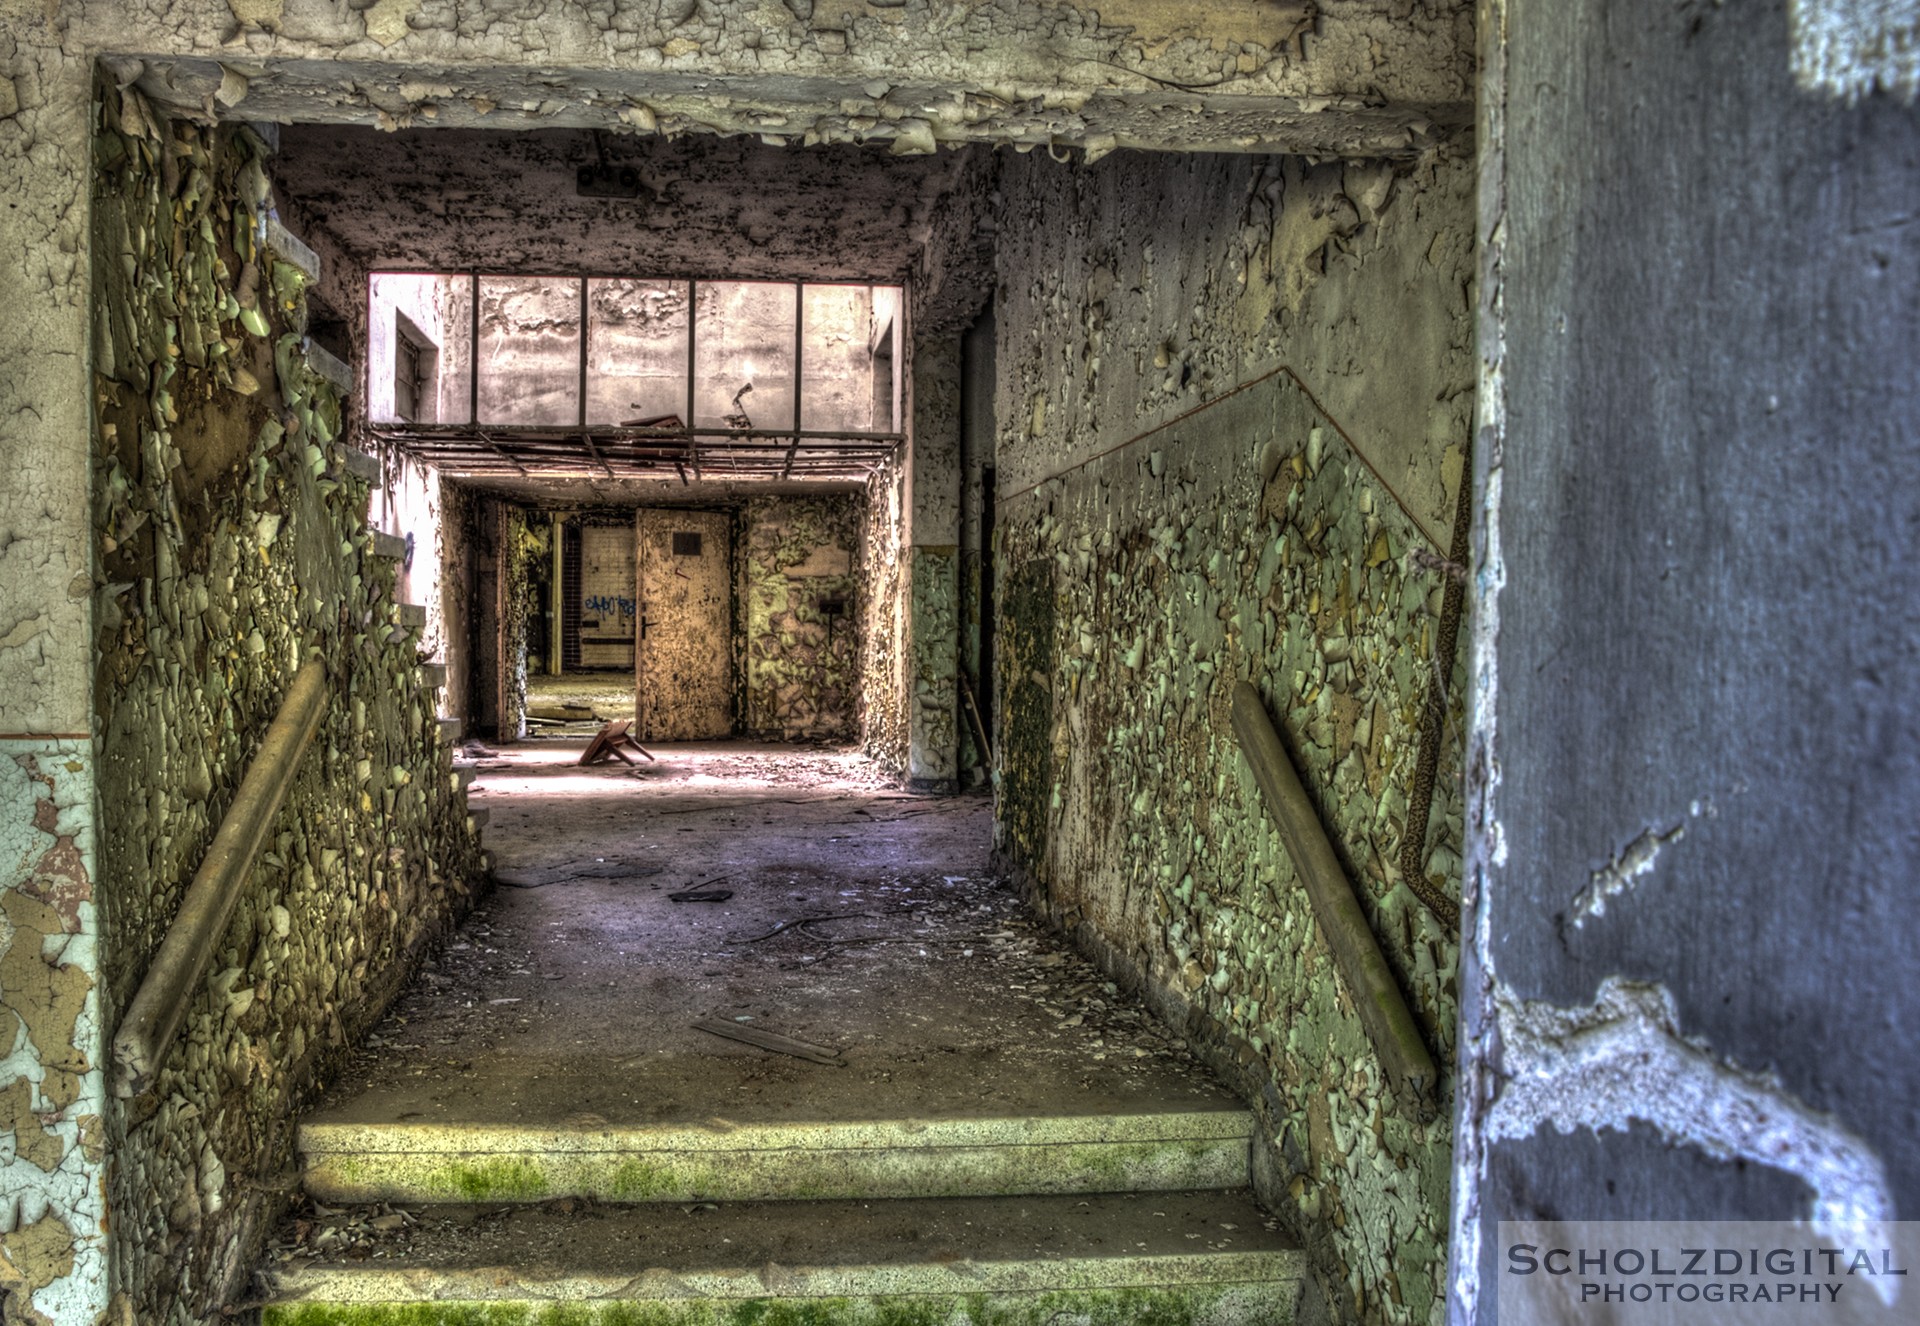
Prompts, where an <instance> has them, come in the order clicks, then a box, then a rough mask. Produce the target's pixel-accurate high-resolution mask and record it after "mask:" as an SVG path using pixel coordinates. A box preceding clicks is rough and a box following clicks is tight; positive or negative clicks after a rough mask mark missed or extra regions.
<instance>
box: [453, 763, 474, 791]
mask: <svg viewBox="0 0 1920 1326" xmlns="http://www.w3.org/2000/svg"><path fill="white" fill-rule="evenodd" d="M479 775H480V771H479V769H477V768H475V767H474V766H473V765H471V764H456V765H454V766H453V773H452V774H451V775H449V776H450V777H451V778H452V779H453V790H454V791H456V792H458V793H460V794H461V795H462V796H464V795H466V792H467V789H469V788H471V787H472V786H473V780H474V779H475V778H477V777H479Z"/></svg>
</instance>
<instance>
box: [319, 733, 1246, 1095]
mask: <svg viewBox="0 0 1920 1326" xmlns="http://www.w3.org/2000/svg"><path fill="white" fill-rule="evenodd" d="M581 749H582V746H581V744H580V743H577V742H560V741H554V742H528V743H525V744H522V745H519V746H515V747H510V748H507V749H505V750H503V751H501V752H500V754H499V755H498V757H497V758H493V759H488V760H486V761H484V762H483V763H482V764H481V766H480V772H479V776H478V778H477V780H476V783H475V786H474V789H473V792H472V794H471V802H472V804H474V805H475V806H478V807H485V808H486V809H487V810H488V811H489V812H490V816H491V818H490V822H489V826H488V829H487V843H488V847H489V849H490V850H491V852H492V853H493V856H494V860H495V876H496V879H497V880H498V881H499V884H500V887H499V888H498V889H497V890H496V891H495V893H494V894H493V896H492V897H491V898H490V899H489V900H487V901H485V902H483V903H482V904H481V906H480V907H479V908H478V909H477V910H476V912H475V914H474V915H473V916H472V918H471V919H470V920H469V921H468V922H467V924H466V925H465V927H463V929H462V930H461V932H460V933H459V934H458V935H457V936H456V937H455V938H454V939H453V941H452V942H451V943H450V944H449V945H448V946H447V949H446V950H445V952H444V953H443V955H442V956H441V957H440V959H439V960H438V961H437V962H435V963H433V964H432V965H431V966H430V967H429V968H428V969H427V970H426V971H425V972H423V973H422V975H421V977H420V978H419V980H417V981H416V982H415V984H414V985H413V986H412V988H410V989H409V990H408V991H407V992H406V993H405V994H404V995H403V997H402V998H401V999H400V1000H399V1001H398V1003H397V1004H396V1005H395V1007H394V1009H393V1010H392V1013H391V1015H390V1016H389V1017H388V1018H387V1020H386V1021H385V1023H384V1024H382V1025H381V1026H380V1027H379V1028H378V1029H377V1030H376V1032H375V1034H374V1035H373V1036H371V1037H370V1038H369V1040H368V1042H367V1044H366V1046H365V1047H364V1049H363V1050H361V1051H360V1052H359V1053H358V1054H357V1055H356V1057H355V1058H354V1060H353V1061H352V1063H351V1065H350V1067H349V1070H348V1071H347V1073H346V1074H345V1075H344V1077H343V1080H342V1082H341V1084H340V1086H339V1087H338V1088H336V1090H335V1092H334V1093H333V1096H332V1098H331V1100H330V1101H329V1103H328V1106H327V1108H326V1109H325V1110H324V1111H323V1112H322V1115H321V1116H320V1117H321V1118H323V1119H327V1120H333V1121H339V1122H366V1123H374V1122H383V1123H391V1122H401V1121H416V1120H417V1121H420V1122H423V1123H424V1122H433V1123H468V1122H471V1123H481V1122H501V1121H505V1120H509V1119H511V1120H514V1121H517V1122H519V1123H522V1124H527V1125H538V1124H553V1125H560V1124H565V1123H569V1122H589V1123H594V1124H600V1123H604V1124H607V1125H610V1126H615V1127H618V1126H623V1125H638V1124H656V1123H665V1122H675V1121H689V1120H696V1121H697V1120H704V1119H708V1118H711V1117H714V1116H720V1117H723V1118H726V1119H729V1120H732V1121H735V1122H737V1123H750V1122H759V1121H767V1122H776V1121H791V1120H809V1121H822V1122H827V1121H838V1120H860V1119H938V1118H965V1117H968V1116H1007V1115H1018V1114H1047V1113H1058V1112H1062V1111H1067V1112H1073V1113H1084V1112H1088V1111H1098V1112H1103V1113H1114V1114H1126V1113H1133V1112H1148V1111H1166V1110H1169V1109H1182V1110H1205V1109H1232V1108H1236V1104H1237V1103H1236V1102H1233V1101H1231V1100H1230V1099H1229V1098H1228V1097H1227V1096H1226V1095H1225V1093H1224V1092H1223V1091H1222V1089H1221V1088H1220V1087H1219V1086H1218V1085H1217V1084H1216V1083H1214V1082H1213V1081H1212V1080H1211V1079H1209V1078H1208V1077H1207V1075H1206V1074H1205V1073H1204V1072H1203V1071H1202V1070H1201V1069H1200V1068H1199V1067H1198V1066H1197V1065H1196V1064H1195V1063H1194V1062H1193V1061H1192V1059H1191V1058H1189V1056H1188V1055H1187V1053H1186V1052H1185V1050H1184V1049H1183V1048H1182V1047H1181V1046H1180V1045H1179V1044H1178V1043H1177V1042H1176V1041H1174V1040H1173V1039H1171V1038H1169V1037H1168V1036H1166V1035H1164V1034H1162V1033H1161V1031H1160V1030H1159V1028H1158V1027H1157V1025H1156V1024H1155V1023H1154V1022H1153V1021H1152V1020H1151V1017H1150V1015H1148V1014H1147V1013H1146V1012H1145V1011H1144V1010H1143V1009H1141V1008H1140V1007H1138V1006H1136V1005H1134V1004H1133V1003H1131V1002H1130V1001H1128V1000H1126V999H1123V998H1121V997H1119V996H1118V995H1117V993H1116V991H1115V990H1114V988H1113V987H1112V986H1111V985H1110V984H1107V983H1105V982H1104V981H1103V980H1102V978H1101V976H1100V974H1099V973H1098V972H1097V971H1096V970H1095V969H1094V968H1093V967H1091V966H1090V965H1088V964H1087V963H1085V962H1084V961H1083V960H1081V959H1080V958H1078V957H1077V956H1075V955H1074V954H1072V953H1071V952H1069V951H1068V950H1066V949H1065V948H1064V947H1062V946H1061V945H1060V944H1058V943H1056V942H1054V941H1053V940H1052V939H1050V938H1048V937H1047V936H1045V935H1044V934H1042V933H1041V932H1040V931H1039V930H1038V929H1037V928H1036V927H1035V926H1034V925H1032V924H1031V923H1030V922H1029V921H1028V920H1027V919H1026V916H1025V912H1024V909H1023V907H1022V906H1021V905H1020V903H1019V902H1018V900H1017V899H1016V898H1015V897H1014V895H1013V894H1012V893H1011V892H1010V891H1008V890H1007V888H1005V887H1004V886H1003V885H1001V884H1000V883H998V882H997V881H995V880H994V879H993V878H992V877H991V876H990V874H989V872H988V870H987V864H986V859H987V853H988V848H989V845H990V834H991V804H990V802H989V800H988V799H987V798H986V797H985V796H984V795H970V796H963V797H957V798H945V799H936V798H921V797H914V796H909V795H906V794H903V793H900V792H897V791H893V790H891V789H890V788H889V787H888V786H887V785H886V782H885V780H884V779H883V778H882V777H881V776H880V775H879V774H878V772H877V771H876V770H875V769H874V768H873V767H872V766H871V765H870V764H868V763H867V762H866V761H865V760H864V759H862V758H861V757H860V756H859V755H857V754H856V753H854V752H851V751H815V750H802V749H798V748H793V747H783V746H773V745H750V744H745V743H727V744H712V745H697V746H692V745H688V746H662V747H659V748H657V750H656V753H657V754H658V755H659V756H660V761H659V763H658V764H655V765H643V767H642V768H641V769H640V770H639V771H638V772H637V773H636V772H630V771H628V770H626V769H625V768H623V767H621V766H617V765H599V766H593V767H587V768H582V767H580V766H578V765H576V764H575V763H574V762H573V761H574V760H575V759H576V758H577V756H578V754H579V752H580V750H581ZM694 887H701V888H718V889H726V890H730V891H731V894H732V896H731V897H730V898H728V899H727V900H726V901H724V902H720V903H700V902H673V901H670V900H669V895H670V894H672V893H675V892H678V891H681V890H685V889H689V888H694ZM716 1018H717V1019H724V1020H727V1021H732V1022H735V1023H736V1025H742V1026H749V1027H757V1028H763V1029H765V1030H767V1031H772V1032H777V1033H780V1034H782V1035H786V1036H790V1037H794V1038H798V1039H800V1040H803V1041H807V1042H811V1043H813V1044H816V1045H820V1046H824V1047H827V1048H830V1049H834V1050H838V1051H841V1052H842V1057H843V1060H844V1063H845V1067H832V1066H826V1065H821V1064H817V1063H813V1062H809V1061H806V1060H803V1059H798V1058H792V1057H789V1056H787V1055H784V1054H777V1053H770V1052H768V1051H766V1050H762V1049H758V1048H755V1047H753V1046H750V1045H745V1044H738V1043H735V1042H733V1041H729V1040H723V1039H721V1038H719V1037H716V1036H713V1035H710V1034H708V1033H706V1032H702V1031H698V1030H695V1029H694V1027H693V1025H692V1024H693V1023H695V1022H696V1021H699V1020H702V1019H716Z"/></svg>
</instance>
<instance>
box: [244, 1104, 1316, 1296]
mask: <svg viewBox="0 0 1920 1326" xmlns="http://www.w3.org/2000/svg"><path fill="white" fill-rule="evenodd" d="M342 1113H344V1114H346V1115H349V1116H350V1115H351V1114H352V1113H353V1112H352V1111H351V1110H347V1111H344V1112H343V1111H335V1112H333V1114H331V1115H323V1116H321V1117H317V1118H314V1119H312V1120H310V1121H309V1122H307V1123H306V1124H305V1125H304V1126H303V1127H302V1129H301V1132H300V1145H301V1151H302V1154H303V1163H304V1175H305V1184H306V1188H307V1191H308V1193H309V1194H310V1195H311V1196H312V1197H313V1198H314V1200H315V1201H316V1202H318V1203H320V1204H322V1205H323V1206H324V1207H325V1208H327V1209H329V1210H338V1209H341V1208H343V1207H351V1206H353V1205H355V1204H363V1203H382V1204H385V1205H383V1206H382V1207H380V1208H378V1209H380V1210H382V1211H383V1212H387V1213H388V1214H385V1215H384V1216H383V1217H380V1218H383V1219H385V1220H386V1221H388V1222H389V1224H390V1225H392V1224H396V1223H404V1226H405V1233H404V1237H403V1238H402V1239H401V1241H400V1242H398V1243H396V1244H392V1245H383V1246H382V1248H381V1251H380V1254H379V1255H378V1256H368V1255H367V1254H366V1253H365V1251H364V1250H363V1251H362V1252H361V1253H360V1254H359V1255H360V1257H361V1258H362V1259H361V1260H354V1257H353V1255H352V1254H350V1253H349V1254H334V1255H322V1256H320V1257H318V1258H314V1259H311V1260H306V1261H296V1262H289V1263H284V1264H282V1265H281V1266H280V1267H278V1268H277V1269H275V1270H273V1271H271V1272H270V1273H269V1276H268V1279H269V1290H270V1294H271V1296H272V1298H273V1300H274V1301H273V1303H272V1305H271V1306H269V1307H267V1308H266V1309H265V1315H264V1318H263V1320H264V1322H265V1323H267V1326H348V1324H349V1323H351V1324H352V1326H377V1324H379V1323H395V1324H396V1326H397V1324H399V1323H405V1324H406V1326H428V1323H458V1324H459V1326H495V1324H496V1323H498V1324H500V1326H506V1324H507V1323H513V1324H514V1326H536V1324H538V1326H643V1324H644V1326H735V1324H736V1323H737V1324H738V1326H749V1324H752V1326H840V1324H841V1323H846V1324H847V1326H1072V1324H1074V1323H1080V1324H1082V1326H1088V1324H1093V1323H1098V1324H1100V1326H1121V1324H1122V1323H1143V1324H1144V1323H1154V1324H1157V1326H1202V1324H1204V1326H1282V1324H1284V1323H1287V1322H1290V1321H1292V1320H1293V1314H1294V1305H1295V1300H1296V1297H1297V1295H1298V1292H1299V1286H1300V1283H1301V1280H1302V1277H1303V1275H1304V1273H1305V1270H1304V1262H1303V1259H1302V1254H1301V1253H1300V1252H1299V1251H1298V1250H1297V1249H1296V1248H1294V1247H1293V1246H1292V1245H1291V1244H1290V1243H1289V1242H1288V1241H1287V1240H1286V1238H1285V1237H1284V1236H1283V1235H1281V1234H1280V1233H1278V1232H1276V1230H1275V1229H1274V1227H1273V1223H1272V1221H1271V1220H1270V1219H1269V1218H1268V1217H1267V1216H1265V1215H1264V1214H1263V1213H1262V1212H1261V1211H1260V1210H1259V1208H1257V1207H1256V1206H1255V1205H1254V1204H1253V1202H1252V1199H1251V1197H1250V1195H1249V1193H1248V1192H1247V1191H1246V1183H1247V1147H1248V1131H1249V1128H1250V1126H1251V1119H1250V1117H1249V1116H1248V1115H1247V1114H1246V1113H1244V1112H1243V1111H1239V1110H1235V1109H1231V1108H1220V1109H1200V1110H1188V1111H1168V1112H1157V1113H1140V1114H1121V1115H1091V1114H1090V1115H1081V1116H1076V1115H1070V1114H1060V1115H1055V1116H1051V1117H1020V1118H1015V1117H1007V1118H960V1119H954V1118H947V1119H924V1120H912V1119H903V1120H894V1121H865V1122H819V1123H805V1122H776V1123H761V1124H742V1123H734V1122H729V1121H726V1120H722V1119H709V1120H705V1121H687V1122H685V1123H664V1124H653V1125H647V1126H640V1127H613V1126H607V1125H605V1124H600V1123H595V1122H592V1121H581V1122H577V1123H571V1124H569V1123H553V1124H546V1125H542V1126H522V1125H515V1124H505V1123H502V1124H486V1123H468V1124H451V1125H448V1124H427V1123H417V1122H402V1121H395V1122H374V1121H367V1120H364V1119H355V1118H352V1117H340V1115H341V1114H342Z"/></svg>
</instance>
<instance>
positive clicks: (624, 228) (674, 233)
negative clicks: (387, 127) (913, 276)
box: [274, 124, 977, 281]
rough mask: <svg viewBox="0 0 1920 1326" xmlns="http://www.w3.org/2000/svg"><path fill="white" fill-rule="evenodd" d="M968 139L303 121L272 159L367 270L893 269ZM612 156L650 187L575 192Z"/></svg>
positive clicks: (919, 232)
mask: <svg viewBox="0 0 1920 1326" xmlns="http://www.w3.org/2000/svg"><path fill="white" fill-rule="evenodd" d="M968 150H977V149H960V150H957V151H943V152H939V153H935V154H932V155H928V156H914V157H904V156H894V155H890V154H889V153H888V152H887V151H886V150H885V149H884V148H881V147H866V146H856V145H851V144H842V145H835V146H820V147H812V148H806V147H799V146H787V147H776V146H771V145H768V144H766V143H763V142H761V141H759V140H758V139H751V138H718V137H714V136H711V135H689V136H686V137H680V138H673V139H668V138H664V137H660V136H652V137H644V138H642V137H634V136H627V135H615V134H608V133H595V132H594V131H590V130H584V129H560V130H539V131H522V132H517V133H515V132H503V131H490V130H473V129H409V130H402V131H400V132H397V133H390V134H389V133H381V132H379V131H377V130H373V129H365V128H358V127H354V126H348V125H313V124H308V125H289V126H287V127H285V128H283V129H282V130H281V133H280V152H279V154H278V156H277V157H276V159H275V164H274V174H275V177H276V180H277V182H278V185H279V188H280V191H281V192H282V193H283V194H284V195H286V196H288V197H290V198H292V199H294V200H296V201H297V203H298V205H299V207H300V209H301V210H302V211H303V212H304V213H305V214H306V216H308V217H309V218H311V219H312V220H313V221H315V222H317V223H319V224H320V225H321V226H324V227H325V228H326V229H327V230H328V231H330V232H331V233H332V235H333V236H334V237H335V238H336V239H337V240H338V241H339V243H340V244H341V245H342V246H343V247H344V248H345V249H346V250H347V251H348V252H349V253H350V254H351V255H352V256H353V257H354V258H355V259H357V260H358V261H359V262H361V263H363V264H365V265H366V266H368V267H370V268H379V267H399V268H414V269H418V270H455V271H462V270H466V269H468V268H471V267H476V266H477V267H479V268H481V269H482V270H486V269H494V270H499V271H518V272H552V273H556V274H587V273H621V274H634V275H660V276H681V275H695V276H735V277H768V278H786V279H800V278H809V277H810V278H815V279H821V278H824V279H834V280H880V281H892V280H898V279H899V278H900V277H902V276H903V275H904V274H905V273H906V271H907V269H908V267H909V266H910V264H911V263H912V261H913V258H914V255H915V254H916V253H917V252H918V250H919V248H920V246H921V244H922V243H923V242H924V240H925V238H926V235H927V232H928V227H929V225H930V222H931V217H932V213H933V209H934V208H935V207H936V206H937V205H938V202H939V198H940V196H941V195H942V194H943V193H944V192H945V191H946V190H947V189H948V188H949V187H950V186H951V183H952V180H953V179H954V177H955V173H956V170H957V168H958V167H959V165H960V164H961V158H962V156H963V155H964V153H965V152H966V151H968ZM603 159H604V161H605V162H606V163H607V164H609V165H611V166H613V167H615V168H621V167H632V168H633V169H634V170H635V171H636V172H637V174H638V176H639V181H640V196H639V197H637V198H583V197H580V196H579V193H578V180H577V171H578V170H579V168H580V167H582V166H592V165H595V164H596V163H599V162H601V161H602V160H603Z"/></svg>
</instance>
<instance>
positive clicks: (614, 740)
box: [580, 718, 654, 764]
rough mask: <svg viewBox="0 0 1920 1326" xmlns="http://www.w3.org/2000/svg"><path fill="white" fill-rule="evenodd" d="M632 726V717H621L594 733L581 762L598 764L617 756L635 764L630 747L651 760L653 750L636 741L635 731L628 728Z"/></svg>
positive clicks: (583, 752)
mask: <svg viewBox="0 0 1920 1326" xmlns="http://www.w3.org/2000/svg"><path fill="white" fill-rule="evenodd" d="M632 726H633V720H632V719H630V718H620V719H615V720H614V721H613V722H611V723H609V724H607V725H606V726H605V727H603V728H601V729H600V730H599V731H598V732H596V733H594V735H593V740H592V741H589V742H588V743H587V748H586V750H584V751H582V752H581V754H580V763H582V764H597V763H599V762H600V761H601V760H604V759H607V758H609V757H616V758H618V759H619V760H621V761H622V762H623V763H626V764H633V763H635V761H634V758H633V756H631V755H629V754H627V748H628V747H632V748H633V749H634V750H637V751H639V752H640V753H641V754H642V755H644V756H646V757H647V758H648V759H649V760H651V759H653V758H654V754H653V752H652V751H650V750H648V749H647V748H646V747H645V746H642V745H641V744H640V743H639V742H638V741H635V740H634V737H633V733H631V732H629V731H628V730H627V729H628V728H630V727H632Z"/></svg>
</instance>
